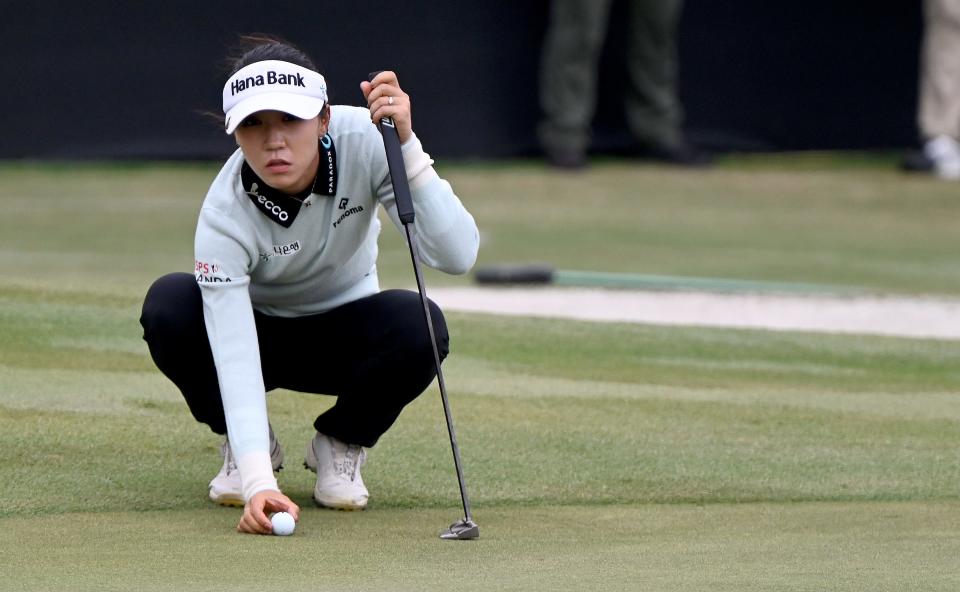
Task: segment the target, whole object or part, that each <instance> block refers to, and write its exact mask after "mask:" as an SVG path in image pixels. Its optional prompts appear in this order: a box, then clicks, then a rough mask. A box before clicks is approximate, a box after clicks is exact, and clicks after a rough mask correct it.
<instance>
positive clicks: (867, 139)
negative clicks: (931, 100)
mask: <svg viewBox="0 0 960 592" xmlns="http://www.w3.org/2000/svg"><path fill="white" fill-rule="evenodd" d="M624 4H625V3H624V2H614V3H613V5H612V8H611V10H612V14H611V18H610V23H611V26H610V31H609V35H607V37H606V40H605V44H604V48H603V59H602V61H601V71H600V76H599V86H600V92H599V93H598V105H597V111H596V117H595V120H594V136H593V141H592V143H591V152H592V153H594V154H617V153H619V152H622V151H624V150H629V146H630V141H631V139H630V136H629V134H628V133H627V132H626V131H625V125H624V115H623V107H622V104H621V100H620V92H619V91H620V90H621V88H622V87H623V85H624V78H623V70H624V68H623V51H622V49H623V45H624V37H625V35H624V32H625V31H624V30H625V28H626V26H627V25H626V22H627V20H628V19H626V18H625V13H626V8H625V6H624ZM921 4H922V3H921V2H904V1H882V2H870V3H864V2H858V1H854V0H839V1H838V0H808V1H807V2H790V3H781V2H766V1H764V0H736V1H733V2H710V1H707V0H688V1H687V2H685V3H684V6H683V13H682V19H681V22H680V29H679V34H678V37H677V49H678V52H679V64H680V70H679V71H680V79H679V93H680V98H681V103H682V104H683V108H684V111H685V114H686V117H685V129H686V132H687V135H688V137H689V138H690V140H691V141H693V142H695V143H696V144H698V145H700V146H702V147H704V148H707V149H709V150H710V151H712V152H724V151H770V150H810V149H832V150H833V149H858V150H862V149H890V148H901V147H906V146H910V145H913V144H915V142H916V139H917V132H916V125H915V119H916V116H915V113H916V94H917V92H916V91H917V76H918V63H919V51H920V41H921V29H922V15H921ZM0 8H2V11H3V14H4V19H3V21H2V23H0V31H2V36H3V39H4V41H5V44H4V59H3V60H2V61H0V78H2V80H4V81H5V84H4V99H3V104H4V105H6V107H7V108H6V109H5V112H6V113H5V117H4V119H5V121H4V125H3V129H4V132H5V133H4V134H2V135H0V158H2V159H24V158H28V159H179V160H183V159H216V160H219V159H222V158H223V157H224V155H226V154H228V153H229V152H230V151H231V150H232V147H233V143H232V142H231V141H230V139H228V138H226V137H225V136H224V134H222V133H221V131H220V128H219V126H218V125H217V124H216V123H215V122H212V121H211V120H209V119H208V118H205V117H204V116H203V115H202V114H201V112H203V111H210V112H213V113H218V112H219V110H220V89H221V87H222V84H223V80H224V74H223V70H222V66H223V64H222V58H223V56H224V53H225V50H226V49H227V47H228V46H230V45H231V44H232V43H233V42H235V40H236V38H237V35H238V34H241V33H249V32H254V31H260V32H266V33H275V34H279V35H281V36H283V37H285V38H287V39H288V40H290V41H292V42H294V43H296V44H298V45H300V46H302V47H303V48H305V49H306V50H307V52H308V53H309V54H310V55H311V56H312V57H313V58H314V59H315V61H316V62H317V64H318V66H319V67H320V69H321V71H322V72H323V73H324V74H325V75H326V76H327V79H328V83H329V85H330V88H331V89H332V101H333V102H334V103H345V104H360V103H361V102H362V95H361V94H360V91H359V88H358V85H359V82H360V81H361V80H363V79H364V77H365V76H366V73H367V72H368V71H370V70H376V69H394V70H396V71H397V72H399V73H400V80H401V83H402V84H403V86H404V87H405V89H406V90H407V91H408V92H409V93H410V94H411V95H412V96H413V99H414V103H413V104H414V122H415V129H416V130H417V133H418V135H419V136H420V137H421V138H423V139H424V143H425V145H426V146H427V148H428V150H429V151H430V152H431V153H432V154H433V155H434V156H436V157H439V158H481V159H485V158H503V157H520V156H532V155H536V154H537V153H538V152H539V148H538V143H537V136H536V124H537V119H538V117H539V109H538V99H537V90H538V89H537V77H538V67H539V60H540V52H541V47H542V44H543V39H544V33H545V29H546V25H547V20H548V10H549V3H548V1H547V0H526V1H523V2H496V3H492V2H473V1H466V0H423V1H419V2H396V1H387V0H369V1H366V2H350V3H345V2H301V3H283V4H277V3H267V2H256V1H252V0H233V1H231V2H225V1H222V0H211V1H206V2H193V1H190V2H188V1H186V0H169V1H167V2H164V3H162V5H161V4H157V3H147V2H144V3H140V2H133V3H124V2H116V1H105V0H92V1H89V2H83V3H78V2H66V1H64V2H58V1H45V2H35V3H23V2H12V1H7V0H5V1H3V2H0Z"/></svg>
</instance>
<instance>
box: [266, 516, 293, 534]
mask: <svg viewBox="0 0 960 592" xmlns="http://www.w3.org/2000/svg"><path fill="white" fill-rule="evenodd" d="M270 522H271V523H272V524H273V534H275V535H277V536H287V535H291V534H293V530H294V529H295V528H296V527H297V523H296V522H294V521H293V516H291V515H290V514H287V513H286V512H277V513H276V514H274V515H273V516H271V517H270Z"/></svg>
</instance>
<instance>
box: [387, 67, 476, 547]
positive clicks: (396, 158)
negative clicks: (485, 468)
mask: <svg viewBox="0 0 960 592" xmlns="http://www.w3.org/2000/svg"><path fill="white" fill-rule="evenodd" d="M379 73H380V72H379V71H378V72H371V73H370V75H369V79H370V80H371V81H372V80H373V78H374V77H375V76H376V75H377V74H379ZM378 127H379V128H380V133H381V135H382V136H383V148H384V150H386V153H387V168H388V169H389V170H390V179H391V180H392V182H393V195H394V197H395V198H396V200H397V215H398V216H399V217H400V222H402V223H403V229H404V231H406V234H407V244H408V245H409V246H410V259H411V260H412V261H413V273H414V275H415V276H416V278H417V290H418V291H419V292H420V302H421V303H422V304H423V315H424V318H425V319H426V322H427V331H428V332H429V333H430V345H432V346H433V361H434V363H435V364H436V367H437V384H439V385H440V399H441V400H442V401H443V415H444V417H445V418H446V420H447V433H448V434H449V435H450V447H451V448H452V449H453V464H454V465H455V466H456V468H457V482H458V483H459V485H460V499H461V500H462V501H463V518H462V519H461V520H457V521H456V522H454V523H453V524H451V525H450V527H449V528H447V529H446V530H444V531H443V532H441V533H440V538H441V539H443V540H448V541H451V540H452V541H456V540H469V539H475V538H477V537H479V536H480V527H479V526H477V523H476V522H474V521H473V516H471V515H470V499H469V498H468V497H467V488H466V485H465V484H464V479H463V468H462V466H461V463H460V448H459V446H457V435H456V433H455V432H454V431H453V416H452V415H451V413H450V401H449V400H448V399H447V387H446V385H445V384H444V382H443V371H442V370H441V369H440V354H439V352H438V351H437V338H436V336H435V335H434V332H433V319H432V318H431V316H430V306H429V305H428V304H427V293H426V288H425V287H424V285H423V275H422V274H421V272H420V252H419V250H418V248H417V240H416V233H415V232H412V231H411V226H413V199H412V198H411V197H410V185H409V183H408V182H407V169H406V167H405V166H404V164H403V154H402V153H401V151H400V134H398V133H397V128H396V126H395V125H394V123H393V119H392V118H390V117H384V118H382V119H380V125H379V126H378Z"/></svg>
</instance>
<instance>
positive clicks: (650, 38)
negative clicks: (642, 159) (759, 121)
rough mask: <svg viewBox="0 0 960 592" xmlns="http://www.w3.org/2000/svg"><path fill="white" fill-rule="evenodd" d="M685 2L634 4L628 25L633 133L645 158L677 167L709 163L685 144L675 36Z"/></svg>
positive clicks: (640, 1)
mask: <svg viewBox="0 0 960 592" xmlns="http://www.w3.org/2000/svg"><path fill="white" fill-rule="evenodd" d="M682 11H683V0H630V2H629V6H628V19H629V21H628V23H627V56H626V60H625V62H626V68H627V82H628V85H627V94H626V96H625V97H624V104H625V109H626V114H627V123H628V125H629V126H630V131H631V132H632V133H633V136H634V137H635V138H636V140H637V142H638V143H639V145H640V146H639V147H640V150H641V153H642V155H644V156H648V157H652V158H655V159H658V160H664V161H667V162H672V163H675V164H683V165H701V164H706V163H707V162H708V159H707V157H706V155H704V154H703V153H701V152H699V151H697V150H695V149H694V148H693V147H692V146H691V145H690V144H689V143H688V142H687V141H686V139H685V137H684V134H683V131H682V129H681V126H682V124H683V107H682V106H681V104H680V96H679V92H678V89H677V79H678V56H677V34H678V29H679V24H680V15H681V13H682Z"/></svg>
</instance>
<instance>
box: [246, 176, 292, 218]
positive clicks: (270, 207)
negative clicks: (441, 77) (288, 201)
mask: <svg viewBox="0 0 960 592" xmlns="http://www.w3.org/2000/svg"><path fill="white" fill-rule="evenodd" d="M258 190H259V187H258V186H257V184H256V183H254V184H253V185H251V186H250V191H247V195H249V196H250V197H252V198H254V199H256V200H257V203H258V204H260V205H261V206H263V209H265V210H267V211H268V212H270V213H272V214H273V215H274V216H276V217H277V219H278V220H280V221H281V222H286V221H287V220H289V219H290V214H288V213H287V212H286V210H284V209H283V208H281V207H280V206H279V205H277V204H275V203H274V202H273V201H271V200H270V199H269V198H267V197H266V196H263V195H260V194H259V193H257V191H258Z"/></svg>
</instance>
